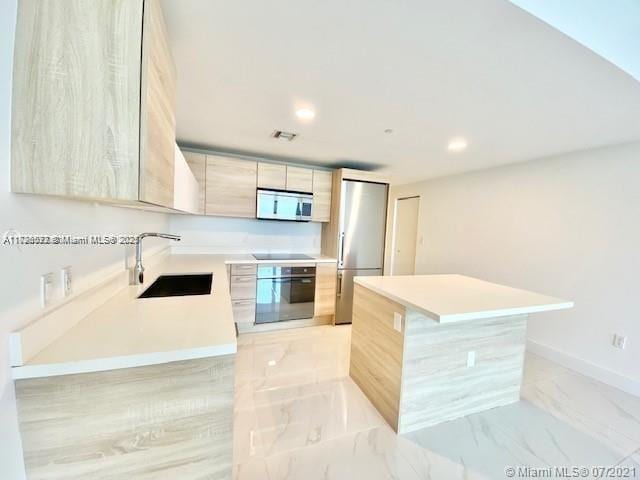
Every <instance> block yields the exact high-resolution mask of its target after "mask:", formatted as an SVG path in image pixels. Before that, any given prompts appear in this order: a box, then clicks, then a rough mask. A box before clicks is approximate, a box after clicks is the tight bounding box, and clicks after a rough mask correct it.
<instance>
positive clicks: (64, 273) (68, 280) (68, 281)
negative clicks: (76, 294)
mask: <svg viewBox="0 0 640 480" xmlns="http://www.w3.org/2000/svg"><path fill="white" fill-rule="evenodd" d="M60 273H61V280H62V292H63V294H64V296H65V297H68V296H69V295H71V293H73V289H72V276H71V266H67V267H64V268H63V269H62V270H60Z"/></svg>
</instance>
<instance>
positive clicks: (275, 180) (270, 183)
mask: <svg viewBox="0 0 640 480" xmlns="http://www.w3.org/2000/svg"><path fill="white" fill-rule="evenodd" d="M258 187H259V188H274V189H276V190H285V189H286V188H287V166H286V165H283V164H278V163H263V162H259V163H258Z"/></svg>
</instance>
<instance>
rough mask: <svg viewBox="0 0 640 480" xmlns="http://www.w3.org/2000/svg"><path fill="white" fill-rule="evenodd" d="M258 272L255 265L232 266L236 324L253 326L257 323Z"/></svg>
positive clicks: (231, 276) (230, 280) (233, 309)
mask: <svg viewBox="0 0 640 480" xmlns="http://www.w3.org/2000/svg"><path fill="white" fill-rule="evenodd" d="M256 272H257V266H256V265H255V264H233V265H231V266H230V269H229V273H230V276H229V289H230V292H231V309H232V311H233V320H234V322H236V323H239V324H249V325H253V324H254V323H255V321H256Z"/></svg>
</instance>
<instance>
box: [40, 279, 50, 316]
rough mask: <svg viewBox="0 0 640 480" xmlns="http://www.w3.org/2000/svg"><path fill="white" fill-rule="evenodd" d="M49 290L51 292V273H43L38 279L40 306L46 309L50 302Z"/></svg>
mask: <svg viewBox="0 0 640 480" xmlns="http://www.w3.org/2000/svg"><path fill="white" fill-rule="evenodd" d="M51 290H53V273H51V272H49V273H45V274H44V275H42V276H41V277H40V306H41V307H42V308H44V307H46V306H47V305H48V304H49V301H50V300H51Z"/></svg>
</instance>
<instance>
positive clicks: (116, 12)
mask: <svg viewBox="0 0 640 480" xmlns="http://www.w3.org/2000/svg"><path fill="white" fill-rule="evenodd" d="M14 58H15V59H14V63H15V64H14V77H13V114H12V168H11V175H12V190H13V191H14V192H24V193H38V194H47V195H61V196H65V197H76V198H86V199H95V200H101V201H108V202H116V203H125V204H134V205H135V204H141V203H146V204H153V205H159V206H163V207H169V208H173V195H174V141H175V114H174V106H175V88H176V72H175V67H174V64H173V60H172V58H171V54H170V51H169V46H168V43H167V36H166V29H165V23H164V18H163V15H162V11H161V9H160V3H159V0H144V1H143V0H123V1H118V2H115V1H113V0H94V1H91V2H75V1H74V2H71V1H68V0H47V1H42V0H21V1H20V2H18V19H17V29H16V46H15V57H14Z"/></svg>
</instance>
